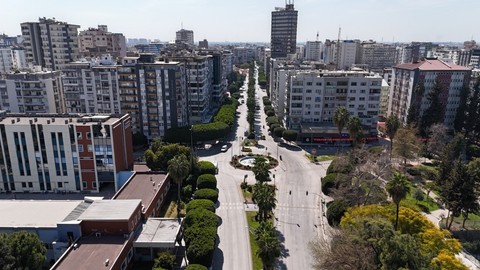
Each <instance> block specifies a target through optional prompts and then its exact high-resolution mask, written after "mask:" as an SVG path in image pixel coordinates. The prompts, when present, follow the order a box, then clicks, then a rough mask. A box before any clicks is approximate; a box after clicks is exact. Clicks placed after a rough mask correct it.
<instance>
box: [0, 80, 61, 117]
mask: <svg viewBox="0 0 480 270" xmlns="http://www.w3.org/2000/svg"><path fill="white" fill-rule="evenodd" d="M0 109H1V110H5V111H8V112H12V113H65V112H66V111H65V99H64V96H63V86H62V80H61V73H60V71H31V72H19V73H9V74H6V75H5V79H4V80H0Z"/></svg>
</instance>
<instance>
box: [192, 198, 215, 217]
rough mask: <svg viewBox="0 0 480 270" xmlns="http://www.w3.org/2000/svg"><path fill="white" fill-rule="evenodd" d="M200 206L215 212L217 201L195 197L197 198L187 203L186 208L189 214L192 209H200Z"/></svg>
mask: <svg viewBox="0 0 480 270" xmlns="http://www.w3.org/2000/svg"><path fill="white" fill-rule="evenodd" d="M198 208H201V209H206V210H208V211H211V212H213V213H215V203H214V202H212V201H210V200H206V199H195V200H191V201H190V202H189V203H188V204H187V208H186V210H187V214H188V212H190V211H191V210H195V209H198Z"/></svg>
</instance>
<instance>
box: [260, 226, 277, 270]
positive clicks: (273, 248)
mask: <svg viewBox="0 0 480 270" xmlns="http://www.w3.org/2000/svg"><path fill="white" fill-rule="evenodd" d="M254 234H255V240H256V242H257V245H258V250H257V255H258V257H260V259H261V260H262V263H263V269H265V270H271V269H272V270H273V269H274V267H275V260H276V259H277V258H278V257H279V256H280V240H278V237H277V232H276V230H275V227H274V226H273V224H272V222H270V221H266V222H262V223H260V225H259V226H258V228H257V229H256V230H255V232H254Z"/></svg>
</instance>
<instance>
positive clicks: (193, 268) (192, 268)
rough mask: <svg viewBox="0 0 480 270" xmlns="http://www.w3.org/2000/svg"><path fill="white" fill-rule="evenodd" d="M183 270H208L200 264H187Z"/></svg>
mask: <svg viewBox="0 0 480 270" xmlns="http://www.w3.org/2000/svg"><path fill="white" fill-rule="evenodd" d="M185 270H208V268H207V267H205V266H203V265H201V264H189V265H188V266H187V267H186V268H185Z"/></svg>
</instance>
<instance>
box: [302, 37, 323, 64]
mask: <svg viewBox="0 0 480 270" xmlns="http://www.w3.org/2000/svg"><path fill="white" fill-rule="evenodd" d="M322 51H323V44H322V42H321V41H307V45H306V47H305V60H308V61H318V62H320V61H322Z"/></svg>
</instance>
